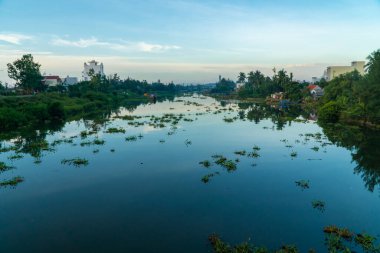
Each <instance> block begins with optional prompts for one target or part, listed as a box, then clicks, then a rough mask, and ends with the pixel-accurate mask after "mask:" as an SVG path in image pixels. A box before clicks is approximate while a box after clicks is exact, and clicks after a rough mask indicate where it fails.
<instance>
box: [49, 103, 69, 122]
mask: <svg viewBox="0 0 380 253" xmlns="http://www.w3.org/2000/svg"><path fill="white" fill-rule="evenodd" d="M47 111H48V113H49V116H50V117H51V118H53V119H56V120H62V119H64V118H65V110H64V108H63V104H62V103H60V102H57V101H55V102H52V103H51V104H49V105H48V106H47Z"/></svg>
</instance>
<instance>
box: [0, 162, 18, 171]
mask: <svg viewBox="0 0 380 253" xmlns="http://www.w3.org/2000/svg"><path fill="white" fill-rule="evenodd" d="M14 168H15V167H12V166H8V165H6V164H5V163H4V162H0V173H2V172H5V171H8V170H12V169H14Z"/></svg>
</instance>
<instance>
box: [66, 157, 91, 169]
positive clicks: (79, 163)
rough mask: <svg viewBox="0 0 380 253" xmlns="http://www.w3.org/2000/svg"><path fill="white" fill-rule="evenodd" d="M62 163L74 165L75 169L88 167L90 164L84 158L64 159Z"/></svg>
mask: <svg viewBox="0 0 380 253" xmlns="http://www.w3.org/2000/svg"><path fill="white" fill-rule="evenodd" d="M61 163H62V164H67V165H73V166H75V167H81V166H87V165H88V164H89V162H88V160H86V159H83V158H73V159H63V160H62V161H61Z"/></svg>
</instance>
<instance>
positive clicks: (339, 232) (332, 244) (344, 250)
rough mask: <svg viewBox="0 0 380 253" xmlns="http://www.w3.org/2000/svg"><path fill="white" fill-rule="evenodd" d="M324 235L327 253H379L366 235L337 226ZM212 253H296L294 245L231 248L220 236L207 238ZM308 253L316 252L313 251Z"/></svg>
mask: <svg viewBox="0 0 380 253" xmlns="http://www.w3.org/2000/svg"><path fill="white" fill-rule="evenodd" d="M323 232H324V235H325V246H326V247H327V251H326V252H329V253H355V252H358V251H356V249H357V248H358V247H360V248H361V249H362V251H363V252H366V253H379V252H380V245H375V242H376V240H377V239H376V237H374V236H371V235H369V234H367V233H353V232H352V231H350V230H348V229H346V228H339V227H337V226H334V225H332V226H326V227H325V228H324V229H323ZM208 240H209V242H210V244H211V247H212V249H213V252H214V253H298V252H300V251H299V250H298V248H297V247H296V246H295V245H283V246H281V247H280V248H279V249H277V250H270V249H268V248H267V247H263V246H261V247H260V246H256V245H254V244H252V243H250V242H249V241H247V242H243V243H240V244H238V245H236V246H231V245H229V244H228V243H226V242H225V241H223V240H222V239H221V237H220V236H218V235H216V234H212V235H210V236H209V237H208ZM308 252H309V253H314V252H316V251H315V250H313V249H310V250H309V251H308Z"/></svg>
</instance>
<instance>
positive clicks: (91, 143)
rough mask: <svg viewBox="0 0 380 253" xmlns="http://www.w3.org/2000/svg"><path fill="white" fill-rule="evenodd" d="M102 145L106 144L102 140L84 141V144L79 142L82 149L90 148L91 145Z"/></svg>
mask: <svg viewBox="0 0 380 253" xmlns="http://www.w3.org/2000/svg"><path fill="white" fill-rule="evenodd" d="M104 143H106V142H105V141H104V140H100V139H95V140H93V141H84V142H81V144H80V145H81V146H82V147H84V146H92V145H99V146H101V145H104Z"/></svg>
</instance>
